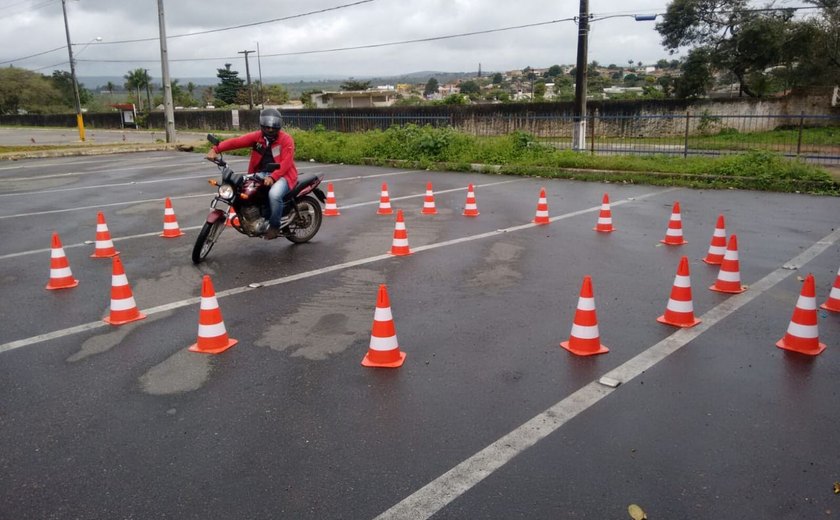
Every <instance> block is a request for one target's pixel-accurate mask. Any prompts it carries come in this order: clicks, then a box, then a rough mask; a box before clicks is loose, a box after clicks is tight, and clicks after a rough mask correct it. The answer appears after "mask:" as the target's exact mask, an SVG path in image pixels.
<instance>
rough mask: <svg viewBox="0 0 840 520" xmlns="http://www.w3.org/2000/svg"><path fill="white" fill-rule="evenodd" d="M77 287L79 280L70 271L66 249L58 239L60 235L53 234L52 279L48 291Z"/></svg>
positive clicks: (48, 284) (51, 253)
mask: <svg viewBox="0 0 840 520" xmlns="http://www.w3.org/2000/svg"><path fill="white" fill-rule="evenodd" d="M77 285H79V280H76V279H75V278H73V273H72V272H71V271H70V262H68V261H67V256H65V254H64V248H63V247H62V246H61V239H60V238H58V233H53V234H52V250H51V251H50V279H49V281H48V282H47V286H46V289H49V290H51V291H53V290H55V289H69V288H71V287H76V286H77Z"/></svg>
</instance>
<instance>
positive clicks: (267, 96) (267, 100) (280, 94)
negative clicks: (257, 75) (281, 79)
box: [260, 85, 289, 105]
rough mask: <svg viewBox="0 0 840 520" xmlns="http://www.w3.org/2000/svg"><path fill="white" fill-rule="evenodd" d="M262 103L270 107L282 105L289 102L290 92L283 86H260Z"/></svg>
mask: <svg viewBox="0 0 840 520" xmlns="http://www.w3.org/2000/svg"><path fill="white" fill-rule="evenodd" d="M260 87H261V89H260V94H261V98H260V99H262V102H263V103H264V104H269V105H282V104H283V103H286V102H288V101H289V91H288V90H286V87H284V86H283V85H266V86H264V87H263V86H262V85H260Z"/></svg>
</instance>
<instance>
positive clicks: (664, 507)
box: [0, 151, 840, 520]
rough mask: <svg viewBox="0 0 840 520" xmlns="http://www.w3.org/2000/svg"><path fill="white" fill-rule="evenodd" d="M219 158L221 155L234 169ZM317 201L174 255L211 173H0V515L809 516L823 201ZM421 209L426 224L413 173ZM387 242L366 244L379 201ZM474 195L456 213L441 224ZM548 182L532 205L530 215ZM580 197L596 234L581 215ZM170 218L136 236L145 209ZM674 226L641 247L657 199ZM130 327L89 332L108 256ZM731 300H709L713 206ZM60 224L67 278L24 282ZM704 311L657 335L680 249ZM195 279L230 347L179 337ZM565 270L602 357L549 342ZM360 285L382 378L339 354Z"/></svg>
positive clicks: (425, 178)
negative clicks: (631, 510)
mask: <svg viewBox="0 0 840 520" xmlns="http://www.w3.org/2000/svg"><path fill="white" fill-rule="evenodd" d="M232 164H233V165H234V167H235V168H236V169H244V168H245V165H246V161H245V159H244V158H232ZM299 168H300V170H301V171H302V172H312V173H322V174H324V175H325V182H331V183H333V185H334V189H335V195H336V199H337V205H338V208H339V210H340V213H341V214H340V215H339V216H335V217H326V218H325V219H324V223H323V226H322V228H321V230H320V231H319V233H318V235H317V236H316V237H315V238H314V239H313V240H312V241H311V242H310V243H306V244H301V245H294V244H292V243H290V242H288V241H286V240H283V239H278V240H274V241H264V240H260V239H252V238H247V237H245V236H242V235H238V234H237V233H236V232H235V231H234V230H233V229H226V230H225V231H224V233H223V234H222V236H221V238H220V241H219V243H218V244H217V245H216V246H215V247H214V249H213V250H212V251H211V253H210V255H209V257H208V259H207V261H205V262H204V263H202V264H200V265H198V266H195V265H193V264H192V262H191V260H190V252H191V250H192V245H193V241H194V240H195V237H196V235H197V233H198V229H199V228H200V227H201V225H202V223H203V221H204V218H205V216H206V214H207V211H208V206H209V203H210V200H211V198H212V193H213V188H212V187H211V186H210V185H209V184H208V183H207V179H208V178H211V177H214V176H215V170H214V167H213V166H212V165H210V164H209V163H207V162H206V161H203V160H202V158H201V156H200V155H198V154H192V153H184V152H174V151H158V152H143V153H130V154H119V155H109V156H105V157H90V156H86V157H64V158H52V159H49V158H47V159H27V160H18V161H15V162H6V163H3V162H0V180H2V183H3V186H4V190H3V192H2V193H0V199H2V202H3V203H2V206H0V222H2V224H3V232H2V236H3V238H4V240H2V241H0V283H2V288H3V294H4V297H3V298H0V316H2V326H0V331H2V332H0V361H2V363H0V392H2V395H3V396H4V398H3V399H2V400H0V432H2V433H0V468H2V471H3V474H4V477H3V486H0V518H103V519H105V518H108V519H110V518H178V519H183V518H202V519H207V518H319V519H321V518H348V519H358V518H377V517H379V518H411V519H415V518H435V519H444V518H447V519H449V518H452V519H455V518H459V519H460V518H494V519H495V518H500V519H508V518H529V519H532V518H594V519H605V518H615V519H618V518H630V516H629V514H628V507H629V506H630V505H631V504H636V505H638V506H639V507H640V508H641V509H643V510H644V511H645V512H646V514H647V517H648V518H650V519H652V520H655V519H665V518H782V519H788V518H789V519H794V518H795V519H800V518H833V517H836V516H838V514H840V495H838V494H836V493H835V485H836V484H835V483H837V482H840V450H838V449H837V448H836V440H835V437H836V432H837V424H838V419H840V412H838V410H840V408H838V406H837V401H838V394H840V387H839V386H838V384H837V381H839V380H840V314H838V313H831V312H828V311H824V310H821V309H820V310H817V311H816V319H817V323H818V327H819V335H820V340H821V341H822V342H823V343H825V344H827V349H826V350H825V351H824V352H823V353H822V354H820V355H819V356H813V357H812V356H805V355H802V354H797V353H792V352H788V351H784V350H781V349H779V348H777V347H776V342H777V341H778V340H779V339H780V338H781V337H782V336H783V335H784V334H785V331H786V330H787V328H788V325H789V322H790V320H791V317H792V314H793V312H794V308H795V306H796V304H797V301H798V300H799V295H800V291H801V287H802V282H801V280H802V279H804V278H805V276H806V275H807V274H808V273H813V274H814V276H815V278H816V282H817V284H816V287H817V304H819V303H822V302H823V301H825V299H826V297H827V295H828V293H829V291H830V289H831V287H832V283H833V282H834V280H835V276H836V274H837V272H838V268H839V267H840V229H838V226H837V223H838V218H840V199H838V198H832V197H818V196H806V195H795V194H776V193H762V192H748V191H739V190H719V191H706V190H690V189H683V188H679V189H676V188H665V187H653V186H642V185H632V184H599V183H582V182H576V181H565V180H548V179H538V178H527V177H513V176H502V175H482V174H477V173H446V172H435V171H412V170H399V169H394V168H371V167H356V166H344V165H327V164H317V163H299ZM429 182H431V183H432V184H433V187H434V194H435V202H436V208H437V210H438V213H437V214H436V215H423V214H421V211H420V210H421V208H422V206H423V201H424V196H425V189H426V184H427V183H429ZM383 183H387V187H388V190H389V195H390V198H391V204H392V205H393V207H394V208H395V209H402V210H403V211H404V215H405V225H406V231H407V235H408V242H409V246H410V248H411V250H412V254H411V255H408V256H392V255H389V254H388V252H389V250H390V249H391V247H392V244H393V240H394V232H395V220H394V215H378V214H377V208H378V206H379V203H380V191H381V187H382V184H383ZM469 184H473V185H474V188H475V196H476V203H477V209H478V212H479V215H478V216H477V217H465V216H463V214H462V213H463V210H464V206H465V202H466V195H467V189H466V188H467V186H468V185H469ZM542 187H545V189H546V194H547V203H548V208H549V215H550V221H551V222H550V224H548V225H535V224H533V223H532V220H533V219H534V217H535V210H536V207H537V202H538V200H537V199H538V194H539V191H540V188H542ZM604 193H608V194H609V197H610V201H611V214H612V220H613V223H614V226H615V231H614V232H612V233H596V232H595V231H593V227H595V224H596V221H597V219H598V215H599V210H600V209H601V200H602V196H603V194H604ZM166 197H169V198H170V199H171V201H172V205H173V208H174V211H175V214H176V216H177V222H178V224H179V226H180V229H181V230H182V231H184V232H185V235H184V236H181V237H178V238H169V239H167V238H162V237H160V236H159V235H160V234H161V232H162V226H163V215H164V199H165V198H166ZM675 201H679V202H680V205H681V210H682V211H681V216H682V221H681V222H682V229H683V232H684V235H685V238H686V240H687V241H688V243H687V244H685V245H682V246H666V245H663V244H662V243H661V242H660V240H661V239H663V237H664V235H665V232H666V229H667V228H668V225H669V219H670V218H671V211H672V207H673V203H674V202H675ZM100 211H101V212H102V213H103V215H104V216H105V217H106V219H107V226H108V229H109V233H110V235H111V236H112V237H113V242H114V245H115V247H116V249H117V250H119V252H120V258H121V262H122V264H123V266H124V268H125V274H126V279H127V281H128V283H129V284H130V287H131V290H132V293H133V298H134V299H135V301H136V305H137V306H138V308H139V310H140V311H141V312H142V313H144V314H146V316H147V317H146V318H145V319H144V320H140V321H136V322H132V323H129V324H126V325H120V326H112V325H108V324H106V323H104V322H103V321H102V318H103V317H105V316H107V315H108V313H109V307H110V298H111V294H112V293H111V290H112V283H113V277H112V275H113V272H112V261H111V260H110V259H103V258H91V254H92V253H93V252H94V244H93V242H94V238H95V230H96V215H97V212H100ZM719 214H723V215H724V216H725V218H726V226H727V232H728V233H730V234H732V233H735V234H737V237H738V246H739V250H738V252H739V269H740V271H739V275H740V278H741V280H742V282H743V283H744V284H745V285H746V286H747V287H748V288H747V290H746V291H745V292H743V293H742V294H735V295H730V294H722V293H718V292H714V291H710V290H709V287H710V286H711V285H713V284H714V283H715V281H716V280H717V278H718V276H719V274H720V270H719V267H718V266H710V265H707V264H705V263H703V262H702V261H700V259H701V258H703V257H704V256H705V254H706V252H707V250H708V247H709V242H710V238H711V237H712V234H713V231H714V227H715V223H716V219H717V216H718V215H719ZM53 232H56V233H58V234H59V235H60V237H61V241H62V243H63V249H64V251H65V254H66V257H67V260H68V262H69V266H70V268H71V269H72V274H73V276H74V277H75V278H76V279H78V280H79V285H78V286H77V287H74V288H71V289H63V290H58V291H48V290H45V288H44V286H45V285H46V283H47V281H48V277H49V273H50V256H51V249H50V237H51V235H52V233H53ZM683 255H684V256H686V257H687V258H688V260H689V265H690V282H691V288H692V296H693V311H694V313H695V314H696V316H697V317H698V318H699V319H700V320H701V323H700V324H699V325H697V326H696V327H693V328H687V329H677V328H674V327H670V326H667V325H663V324H660V323H658V322H657V321H656V318H657V317H658V316H660V315H662V314H663V312H664V311H665V309H666V305H667V304H668V299H669V295H670V293H671V290H672V286H673V284H674V282H675V273H676V269H677V266H678V264H679V261H680V258H681V257H682V256H683ZM204 275H209V276H210V277H211V279H212V281H213V285H214V287H215V292H216V297H217V301H218V305H219V307H220V310H221V314H222V316H223V319H224V325H225V328H226V330H227V333H228V334H229V335H230V337H232V338H235V339H237V340H238V343H237V344H236V345H235V346H234V347H232V348H231V349H229V350H227V351H225V352H224V353H222V354H219V355H207V354H198V353H193V352H189V351H188V350H187V347H188V346H189V345H191V344H192V343H195V342H196V339H197V333H198V330H199V328H198V321H199V314H200V310H199V301H200V298H199V297H200V290H201V280H202V277H203V276H204ZM587 275H588V276H591V279H592V282H593V286H594V304H595V306H596V308H597V325H598V331H599V336H600V340H601V342H602V343H603V344H604V345H606V346H607V347H609V352H608V353H606V354H603V355H597V356H587V357H580V356H575V355H573V354H571V353H570V352H568V351H567V350H564V349H563V348H561V347H560V343H561V342H562V341H566V340H568V339H569V338H570V335H571V334H572V330H573V322H574V321H575V319H576V316H577V314H578V310H579V306H580V305H584V306H585V305H586V304H585V302H584V303H581V301H580V296H581V293H580V291H581V284H582V281H583V278H584V276H587ZM380 284H386V286H387V290H388V293H389V297H390V309H391V311H392V316H393V325H394V328H395V333H396V336H397V338H398V345H399V349H400V350H401V351H402V352H404V353H405V354H406V360H405V364H404V365H403V366H402V367H400V368H393V369H385V368H367V367H363V366H362V365H361V361H362V358H363V357H364V356H365V354H366V353H367V352H368V349H369V344H370V337H371V331H372V322H373V320H374V315H375V306H376V296H377V291H378V288H379V285H380Z"/></svg>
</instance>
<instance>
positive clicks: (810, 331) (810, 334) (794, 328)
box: [787, 322, 819, 338]
mask: <svg viewBox="0 0 840 520" xmlns="http://www.w3.org/2000/svg"><path fill="white" fill-rule="evenodd" d="M787 333H788V334H790V335H791V336H796V337H797V338H817V337H819V332H818V331H817V326H816V325H800V324H799V323H794V322H790V325H788V329H787Z"/></svg>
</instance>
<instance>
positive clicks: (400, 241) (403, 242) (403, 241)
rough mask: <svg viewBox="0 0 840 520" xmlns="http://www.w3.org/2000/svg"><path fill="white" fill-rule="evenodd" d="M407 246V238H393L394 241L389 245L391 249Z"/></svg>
mask: <svg viewBox="0 0 840 520" xmlns="http://www.w3.org/2000/svg"><path fill="white" fill-rule="evenodd" d="M407 246H408V239H407V238H395V239H394V241H393V242H392V243H391V247H407Z"/></svg>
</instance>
